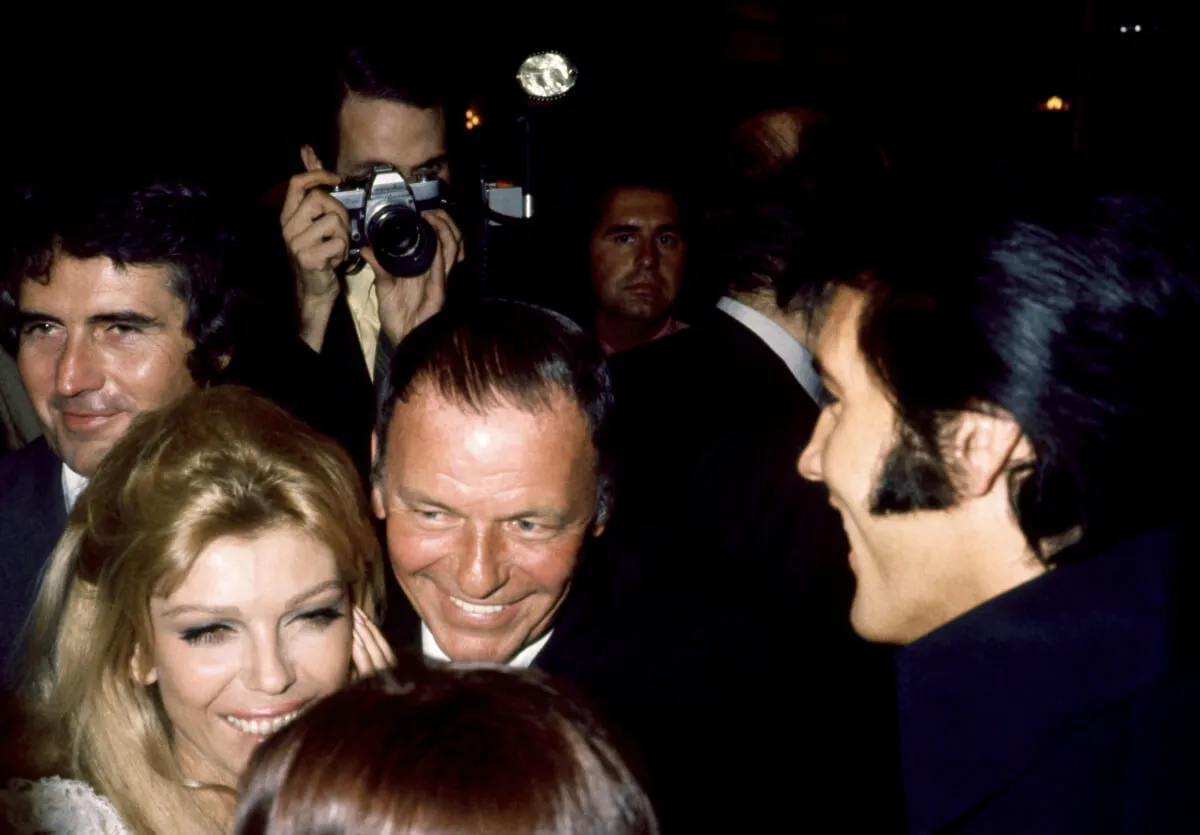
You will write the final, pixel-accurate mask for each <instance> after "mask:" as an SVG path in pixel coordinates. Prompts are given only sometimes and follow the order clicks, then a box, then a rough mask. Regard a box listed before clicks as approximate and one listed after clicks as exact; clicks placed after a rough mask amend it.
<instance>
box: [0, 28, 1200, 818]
mask: <svg viewBox="0 0 1200 835" xmlns="http://www.w3.org/2000/svg"><path fill="white" fill-rule="evenodd" d="M335 82H336V83H334V84H333V85H332V86H331V89H333V90H334V91H336V95H333V96H332V97H331V100H330V101H329V103H328V104H329V111H328V114H327V115H328V117H329V118H327V119H325V120H320V119H318V120H315V121H316V122H317V123H318V124H324V125H325V126H326V127H327V128H328V129H329V130H327V131H325V132H320V133H319V134H317V135H314V137H313V139H312V142H311V143H309V144H305V145H304V146H303V147H302V148H301V149H300V154H299V157H300V162H301V163H302V165H303V169H304V170H303V171H301V172H300V173H298V174H296V175H295V176H294V177H292V179H291V180H290V182H289V183H288V184H287V185H286V187H285V188H282V189H281V190H280V194H279V196H280V198H281V201H280V204H279V206H278V207H277V209H278V212H277V220H278V222H277V223H276V224H275V228H273V229H269V230H266V231H264V230H262V229H258V230H256V234H255V235H254V236H252V239H251V240H250V241H249V242H247V241H246V240H244V236H239V235H234V234H233V233H232V231H231V223H230V214H229V211H228V206H227V205H226V204H225V203H224V202H223V201H222V200H220V199H218V198H217V197H216V196H214V194H213V193H211V192H210V191H208V190H206V189H205V188H204V187H202V186H200V185H197V184H196V183H194V182H191V181H188V180H185V179H180V178H175V177H163V176H157V177H152V178H146V177H143V176H140V175H139V176H134V175H133V174H132V173H131V172H117V174H116V175H114V176H113V177H110V178H107V179H104V180H97V181H95V182H93V183H90V184H89V185H88V186H87V187H85V188H79V189H77V190H75V191H74V192H72V199H70V200H63V199H62V198H61V193H60V192H58V191H56V190H54V189H47V188H45V187H44V186H40V185H39V184H30V185H29V186H28V187H27V188H24V189H22V190H21V193H20V194H19V195H17V197H16V198H15V200H16V202H15V204H14V205H15V207H16V209H15V212H14V224H13V230H12V236H13V241H12V247H11V256H12V257H11V258H10V259H9V261H8V263H6V264H5V273H4V283H3V287H2V290H0V317H2V323H3V326H4V330H5V336H6V337H7V343H6V348H8V349H10V351H11V353H10V354H9V355H0V360H2V361H3V362H0V383H2V385H0V406H2V407H3V408H0V418H3V422H4V427H5V435H4V439H5V446H6V448H7V449H8V450H10V451H7V452H6V453H5V454H3V455H0V627H2V628H0V664H2V669H3V676H4V679H3V684H4V697H3V710H2V712H0V723H2V724H3V732H2V733H3V748H2V750H0V825H6V826H7V827H8V828H7V829H5V831H13V832H16V833H23V834H24V835H32V833H44V832H76V833H109V835H112V833H120V834H121V835H124V833H137V834H138V835H165V833H196V834H197V835H213V833H237V834H238V835H252V834H254V835H284V834H285V833H288V834H289V835H299V833H318V832H320V833H347V835H349V833H360V832H395V833H401V832H414V833H415V832H422V833H447V835H449V833H476V834H478V833H526V832H528V833H563V834H564V835H565V833H594V834H595V835H627V834H628V835H634V834H635V833H637V834H638V835H650V833H659V832H663V833H667V835H671V833H692V832H710V831H760V830H762V831H766V830H768V829H770V830H777V829H782V828H786V829H789V830H795V831H799V832H804V831H829V830H839V831H850V832H911V833H915V834H919V835H924V834H925V833H929V834H932V833H995V832H1005V833H1007V832H1055V833H1176V832H1190V831H1192V829H1191V828H1192V827H1193V826H1197V825H1200V813H1197V812H1196V811H1195V809H1194V804H1192V803H1191V802H1190V800H1189V798H1190V797H1191V794H1190V792H1191V790H1192V783H1193V782H1194V780H1195V778H1196V777H1197V776H1200V768H1197V767H1196V766H1195V765H1193V763H1194V762H1195V761H1196V760H1195V757H1194V755H1193V751H1194V748H1195V745H1194V744H1193V743H1194V742H1195V741H1198V740H1197V737H1198V736H1200V733H1198V732H1200V721H1198V718H1200V708H1198V707H1197V704H1198V703H1200V702H1198V697H1200V667H1198V666H1197V657H1196V655H1195V652H1196V649H1197V646H1198V645H1197V644H1196V643H1195V641H1194V640H1193V636H1194V635H1196V634H1198V633H1196V631H1195V624H1193V623H1192V616H1191V612H1192V610H1193V609H1194V607H1193V606H1192V602H1191V598H1192V596H1193V590H1194V582H1195V580H1194V577H1193V570H1192V566H1193V564H1194V561H1195V557H1196V553H1195V543H1194V542H1193V526H1192V521H1191V519H1190V511H1191V507H1190V505H1191V502H1190V498H1191V497H1190V494H1189V493H1188V492H1187V487H1186V484H1187V476H1188V474H1189V473H1190V472H1191V469H1192V467H1193V466H1194V465H1195V464H1196V463H1200V462H1197V461H1196V460H1195V454H1194V446H1195V445H1192V444H1190V443H1189V442H1188V441H1187V438H1188V437H1189V434H1188V432H1187V425H1188V421H1189V419H1190V409H1189V398H1188V396H1187V394H1186V387H1185V386H1183V385H1182V383H1183V382H1184V381H1183V380H1182V379H1181V369H1182V368H1184V367H1186V362H1187V360H1186V357H1187V356H1189V355H1190V354H1189V353H1188V352H1189V351H1190V348H1191V345H1192V340H1193V339H1194V335H1195V333H1197V332H1198V329H1200V247H1198V246H1197V235H1196V230H1197V229H1198V228H1200V226H1197V225H1196V223H1195V219H1194V216H1193V215H1192V214H1191V213H1190V211H1189V209H1188V207H1187V206H1185V205H1184V204H1181V203H1180V202H1178V201H1176V200H1173V199H1169V198H1168V197H1167V196H1165V195H1163V194H1161V193H1152V192H1149V191H1146V190H1134V189H1128V188H1120V187H1118V186H1117V185H1116V184H1114V183H1106V182H1104V181H1103V180H1101V179H1097V178H1096V177H1094V176H1083V175H1081V176H1073V175H1069V174H1065V173H1064V174H1063V175H1062V176H1059V177H1056V178H1054V179H1053V180H1047V179H1045V178H1038V177H1033V176H1028V177H1027V176H1023V174H1024V173H1025V172H1023V171H1022V170H1021V168H1020V167H1019V166H1013V167H1004V168H1001V169H998V170H991V169H985V167H982V166H981V167H980V168H979V171H978V172H975V173H971V172H955V174H956V177H955V181H954V182H950V183H946V182H943V181H940V180H938V179H936V178H933V177H932V176H929V175H928V174H927V173H926V172H919V175H918V172H914V171H906V170H902V169H901V170H897V167H896V166H894V165H893V163H892V161H891V160H889V158H888V157H887V156H886V155H885V154H884V153H882V152H881V150H880V149H879V147H877V146H876V145H875V144H874V143H873V142H871V141H869V139H865V138H863V137H861V136H859V135H856V134H855V132H854V131H852V130H851V129H849V128H848V127H847V126H846V125H845V124H844V123H843V122H842V121H840V120H838V119H834V118H831V117H829V116H826V115H823V114H820V113H816V112H814V111H812V110H808V109H805V108H800V107H787V108H781V109H778V110H771V111H767V112H764V113H760V114H757V115H755V116H754V117H752V118H750V119H749V120H747V121H746V122H745V123H743V124H742V125H741V126H739V128H738V130H737V131H736V132H735V134H734V135H733V136H732V137H731V141H730V148H729V154H728V159H727V160H726V162H725V164H726V166H727V168H728V175H729V176H728V177H727V179H726V181H725V182H723V183H722V185H721V186H720V187H719V188H717V187H714V188H713V189H712V190H711V193H708V194H707V195H706V196H705V199H704V200H703V201H700V202H697V201H696V200H695V199H692V198H694V195H690V196H689V195H686V194H685V192H684V191H683V190H681V189H679V188H678V187H677V186H676V185H674V184H672V183H671V182H669V181H668V180H666V179H664V178H662V177H660V176H655V175H653V174H646V175H644V174H643V173H642V172H641V171H639V170H633V169H623V170H620V171H619V173H609V172H598V173H597V176H595V177H594V178H591V179H589V180H588V182H587V183H586V187H583V188H581V189H580V194H579V195H578V199H577V206H576V210H575V211H574V212H572V213H570V216H569V217H567V218H564V221H565V222H567V224H568V225H569V226H570V227H571V228H570V230H569V231H564V232H563V233H562V235H561V238H560V243H561V245H562V246H563V247H564V248H566V249H568V250H571V251H570V252H568V253H567V254H568V255H569V257H567V258H565V259H563V262H562V263H563V268H562V269H563V274H562V275H561V276H560V277H559V278H560V285H559V286H556V287H547V285H546V284H545V282H544V281H540V280H539V281H537V282H533V281H531V282H530V285H529V287H528V288H527V292H523V293H520V292H518V293H512V294H510V295H511V296H512V297H506V298H497V297H487V296H486V294H484V293H481V292H478V290H479V287H478V284H477V283H476V282H474V281H473V280H472V274H471V269H472V256H473V252H472V246H471V236H470V235H469V234H464V232H463V230H462V228H461V227H460V222H461V219H460V220H456V219H455V216H454V212H453V211H452V210H449V209H447V208H430V209H426V210H424V211H422V212H421V217H422V218H423V219H424V221H425V223H426V224H427V226H426V227H424V228H427V229H428V230H429V234H430V235H431V236H432V237H431V238H430V240H431V241H434V240H435V241H436V243H435V245H433V246H434V248H433V249H432V250H431V257H430V258H429V259H428V263H426V264H424V265H423V267H424V271H423V272H420V273H419V274H417V275H412V276H396V275H391V274H390V273H389V272H388V270H387V268H386V267H385V264H384V261H385V260H386V259H381V258H380V257H379V256H378V253H377V252H376V251H375V250H376V247H374V246H372V245H370V244H371V242H370V241H366V242H363V241H361V240H360V239H359V238H356V237H355V235H356V234H360V232H359V231H356V230H359V227H358V226H357V225H356V221H355V219H354V218H353V217H352V216H351V210H350V209H348V208H347V205H346V203H344V202H343V201H341V200H339V199H337V198H336V196H335V195H334V194H333V193H332V191H331V190H332V189H333V188H335V187H337V186H338V185H339V184H342V183H344V182H345V180H346V178H347V177H361V176H363V175H364V174H367V173H369V172H371V171H375V170H378V169H381V168H386V169H387V170H390V171H394V172H398V173H399V174H400V175H401V176H402V177H403V178H404V179H405V180H407V181H418V180H421V179H422V178H437V179H439V180H442V181H449V180H450V178H451V172H452V170H453V167H454V166H453V162H454V160H453V155H452V154H451V153H450V148H451V147H452V145H451V144H450V143H448V140H447V134H448V132H447V128H446V101H447V99H446V98H445V96H444V91H442V90H440V89H439V88H438V86H437V80H436V79H434V78H431V77H430V74H429V73H421V72H418V71H417V69H414V65H413V64H412V63H411V59H406V58H405V56H403V55H398V54H396V52H395V51H394V50H385V51H382V52H381V51H377V50H374V49H372V48H371V46H370V45H367V44H355V45H352V46H350V47H349V48H347V50H346V51H345V52H344V53H343V54H342V55H341V56H340V63H339V65H338V69H337V73H336V74H335ZM326 165H328V166H329V167H328V168H327V167H326ZM352 253H353V254H352ZM529 257H530V258H531V259H533V258H534V257H535V254H533V253H530V255H529ZM531 272H532V267H531ZM689 301H690V305H689V304H687V303H685V302H689ZM0 828H2V827H0Z"/></svg>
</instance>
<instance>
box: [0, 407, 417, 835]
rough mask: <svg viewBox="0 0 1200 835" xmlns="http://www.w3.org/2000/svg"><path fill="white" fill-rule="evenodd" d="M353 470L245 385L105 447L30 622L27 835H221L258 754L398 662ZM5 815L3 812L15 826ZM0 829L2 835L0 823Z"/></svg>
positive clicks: (3, 810) (6, 799)
mask: <svg viewBox="0 0 1200 835" xmlns="http://www.w3.org/2000/svg"><path fill="white" fill-rule="evenodd" d="M382 594H383V564H382V561H381V556H380V551H379V545H378V542H377V540H376V538H375V535H374V532H373V529H372V527H371V525H370V523H369V521H368V516H367V511H366V505H365V501H364V498H363V496H362V493H361V489H360V487H359V483H358V479H357V476H356V475H355V471H354V469H353V467H352V465H351V463H350V461H349V459H348V458H347V456H346V455H345V453H343V452H342V451H341V450H340V449H339V448H338V447H336V446H335V445H334V444H333V443H332V442H330V441H328V440H326V439H324V438H323V437H321V436H319V435H317V434H316V433H315V432H313V431H312V430H310V429H308V428H307V427H306V426H305V425H304V424H302V423H300V422H299V421H297V420H296V419H294V418H292V417H290V416H289V415H288V414H286V413H285V412H283V411H282V410H280V409H279V408H278V407H276V406H274V405H272V404H271V403H269V402H267V401H265V400H263V399H261V398H259V397H258V396H256V395H254V394H252V393H251V392H249V391H248V390H245V389H238V388H231V387H222V388H213V389H206V390H202V391H198V392H195V393H193V394H190V395H187V396H186V397H185V398H184V399H182V400H180V401H178V402H177V403H176V404H175V405H173V406H170V407H168V408H166V409H164V410H161V411H158V412H155V413H152V414H149V415H145V416H143V417H141V418H139V419H138V421H137V422H136V423H135V424H134V425H133V427H131V429H130V430H129V432H128V433H127V434H126V436H125V437H124V438H123V439H122V440H121V441H120V442H119V443H118V444H117V446H116V447H114V448H113V450H112V451H111V452H110V453H109V454H108V456H107V457H106V458H105V460H104V463H103V464H102V466H101V467H100V469H99V471H98V472H97V473H96V475H95V477H94V478H93V479H92V481H91V483H90V484H89V485H88V488H87V489H86V490H85V491H84V493H83V495H82V496H81V497H80V499H79V501H78V503H77V504H76V506H75V508H74V510H73V512H72V514H71V518H70V520H69V522H68V525H67V530H66V533H65V534H64V536H63V538H62V540H61V541H60V543H59V545H58V547H57V549H56V550H55V552H54V554H53V555H52V556H51V560H50V564H49V566H48V568H47V573H46V575H45V578H44V580H43V583H42V588H41V590H40V592H39V596H38V600H37V603H36V605H35V608H34V612H33V616H32V619H31V622H30V626H29V635H28V642H27V652H28V658H27V661H28V662H29V664H28V670H29V671H28V677H27V681H26V685H25V689H24V690H23V691H22V693H21V696H22V699H23V718H24V722H23V730H22V733H21V735H20V736H19V737H17V738H10V742H11V743H15V744H16V745H18V746H20V749H19V753H21V754H23V755H24V760H25V763H26V768H24V769H23V771H24V773H23V774H21V775H20V776H21V777H23V778H33V777H40V778H41V779H37V780H30V779H19V780H10V781H9V783H8V784H7V790H6V791H0V824H4V823H7V825H8V826H9V830H6V831H16V832H30V833H33V832H39V833H40V832H45V831H52V832H57V831H62V832H84V833H87V832H96V833H114V832H115V833H125V832H128V833H137V834H138V835H165V833H172V834H174V833H223V832H226V831H228V829H229V827H230V824H231V822H232V815H233V809H234V805H235V802H236V796H235V787H236V786H237V783H238V779H239V778H240V776H241V773H242V771H243V770H244V769H245V766H246V763H247V762H248V760H249V758H250V755H251V754H252V753H253V751H254V749H255V748H256V747H257V746H258V745H259V743H261V742H262V741H263V740H264V739H266V738H267V737H268V736H269V735H270V734H272V733H273V732H275V731H277V730H278V729H280V728H281V727H283V726H285V725H287V724H288V723H289V722H291V721H292V720H294V719H295V718H296V717H297V716H299V715H300V714H301V713H302V712H303V711H304V710H306V709H307V708H308V707H309V706H311V705H312V704H314V703H315V702H316V701H318V700H319V699H321V698H322V697H324V696H327V695H329V694H331V693H333V692H335V691H337V690H340V689H341V688H342V687H343V686H345V685H346V683H347V682H348V681H349V680H350V678H351V677H352V676H353V675H354V674H355V673H359V674H369V673H374V672H375V671H376V670H378V669H380V668H382V667H386V666H389V665H390V664H392V663H394V661H395V658H394V656H392V654H391V650H390V649H389V648H388V647H387V645H386V642H384V640H383V638H382V637H381V636H380V635H379V633H378V631H377V630H376V629H375V626H374V623H373V622H374V621H375V620H376V619H377V618H378V617H379V616H380V612H379V608H380V605H381V602H382ZM5 815H7V820H5ZM0 828H3V827H0Z"/></svg>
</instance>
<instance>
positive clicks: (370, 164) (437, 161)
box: [350, 154, 450, 175]
mask: <svg viewBox="0 0 1200 835" xmlns="http://www.w3.org/2000/svg"><path fill="white" fill-rule="evenodd" d="M449 160H450V158H449V157H448V156H447V155H446V154H438V155H437V156H435V157H430V158H429V159H427V160H425V161H424V162H422V163H419V164H417V165H414V166H412V167H411V168H410V169H408V172H407V173H408V174H410V175H411V174H412V173H413V172H415V171H426V170H428V169H430V168H441V167H442V166H444V165H446V163H447V162H449ZM380 166H386V167H389V168H396V170H397V171H399V170H400V169H399V168H397V166H395V165H392V164H391V163H390V162H386V161H384V160H380V159H372V160H366V161H364V162H359V163H355V164H354V165H353V166H351V169H350V170H351V171H353V172H354V173H355V174H370V173H371V169H373V168H377V167H380ZM401 173H406V172H401Z"/></svg>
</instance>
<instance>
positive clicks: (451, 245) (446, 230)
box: [421, 209, 466, 264]
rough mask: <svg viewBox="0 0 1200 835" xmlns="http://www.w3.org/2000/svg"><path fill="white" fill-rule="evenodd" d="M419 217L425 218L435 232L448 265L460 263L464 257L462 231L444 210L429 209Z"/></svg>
mask: <svg viewBox="0 0 1200 835" xmlns="http://www.w3.org/2000/svg"><path fill="white" fill-rule="evenodd" d="M421 217H423V218H425V220H426V221H427V222H428V223H429V225H430V226H432V227H433V229H434V231H435V232H437V236H438V241H439V242H440V243H441V245H442V246H441V249H442V252H444V253H446V262H447V263H449V264H457V263H459V262H461V261H462V260H463V258H464V257H465V256H466V247H465V246H463V233H462V230H461V229H459V228H458V224H457V223H455V222H454V218H452V217H450V215H449V214H448V213H447V212H446V210H445V209H430V210H429V211H427V212H422V213H421Z"/></svg>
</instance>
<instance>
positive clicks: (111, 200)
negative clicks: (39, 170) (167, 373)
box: [0, 180, 241, 384]
mask: <svg viewBox="0 0 1200 835" xmlns="http://www.w3.org/2000/svg"><path fill="white" fill-rule="evenodd" d="M232 247H233V239H232V234H231V232H230V228H229V225H228V223H227V215H226V212H225V210H224V208H223V206H222V205H221V204H220V203H219V201H218V200H217V199H216V198H215V197H214V196H212V195H211V194H209V193H208V192H207V191H205V190H204V189H203V188H201V187H200V186H198V185H195V184H191V183H187V182H182V181H177V180H158V181H140V182H137V183H133V184H131V183H127V182H112V181H105V182H103V183H84V184H83V185H82V186H79V187H77V188H73V189H71V190H69V191H66V192H65V193H64V192H63V190H62V188H61V187H50V186H45V187H42V188H29V189H26V190H25V191H24V193H23V194H22V195H21V197H20V199H19V206H18V211H17V213H16V234H15V243H14V247H13V252H12V255H13V257H12V259H11V264H10V265H9V269H8V270H7V271H6V272H7V274H6V276H5V283H4V286H3V289H2V290H0V313H2V314H3V316H4V319H5V326H6V327H5V330H6V336H7V337H8V338H9V339H10V340H12V341H13V342H14V344H15V341H16V328H17V322H18V317H17V315H16V308H17V301H18V299H19V297H20V287H21V283H22V282H24V281H38V282H42V283H45V282H47V281H49V273H50V268H51V266H52V265H53V263H54V259H55V258H57V257H59V256H62V255H66V256H69V257H72V258H80V259H83V258H96V257H104V258H108V259H110V260H111V261H112V262H113V263H114V264H116V265H117V266H118V267H126V266H163V267H166V268H167V270H168V274H169V286H170V290H171V292H172V293H174V294H175V296H176V297H178V298H179V299H180V300H181V301H183V303H184V305H186V307H187V318H186V320H185V328H186V330H187V333H188V336H190V337H191V339H192V341H193V342H194V343H195V348H194V349H193V351H192V353H191V355H190V356H189V358H188V368H189V370H190V371H191V373H192V376H193V378H195V379H196V381H197V382H198V383H201V384H203V383H207V382H209V381H211V380H212V379H213V378H214V377H215V376H216V374H217V373H218V371H219V370H220V368H221V364H222V363H221V360H222V358H223V357H224V356H226V355H228V354H229V352H230V351H231V350H232V347H233V343H234V340H235V337H236V327H237V325H238V322H237V315H238V311H239V306H240V305H239V303H240V301H241V293H240V292H239V290H238V288H237V286H236V285H235V284H234V283H233V282H232V281H231V280H230V278H229V276H228V275H227V272H226V259H227V258H229V256H230V255H231V252H232Z"/></svg>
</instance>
